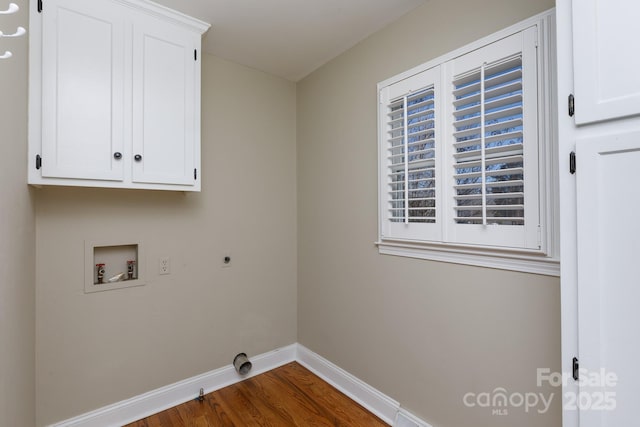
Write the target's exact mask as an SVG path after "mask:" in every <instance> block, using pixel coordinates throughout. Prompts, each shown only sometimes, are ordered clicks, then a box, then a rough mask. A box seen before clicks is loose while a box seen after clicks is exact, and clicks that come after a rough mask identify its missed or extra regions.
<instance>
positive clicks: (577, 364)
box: [571, 357, 580, 381]
mask: <svg viewBox="0 0 640 427" xmlns="http://www.w3.org/2000/svg"><path fill="white" fill-rule="evenodd" d="M571 370H572V371H573V372H572V373H573V379H574V380H576V381H578V380H579V379H580V362H578V358H577V357H574V358H573V362H572V366H571Z"/></svg>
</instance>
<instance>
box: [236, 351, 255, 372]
mask: <svg viewBox="0 0 640 427" xmlns="http://www.w3.org/2000/svg"><path fill="white" fill-rule="evenodd" d="M233 367H234V368H236V371H237V372H238V373H239V374H240V375H247V374H248V373H249V371H250V370H251V367H252V365H251V362H250V361H249V358H248V357H247V354H246V353H238V354H237V355H236V357H234V358H233Z"/></svg>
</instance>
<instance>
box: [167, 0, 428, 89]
mask: <svg viewBox="0 0 640 427" xmlns="http://www.w3.org/2000/svg"><path fill="white" fill-rule="evenodd" d="M425 1H427V0H192V1H185V0H155V2H156V3H159V4H162V5H164V6H167V7H170V8H172V9H175V10H179V11H181V12H183V13H185V14H187V15H190V16H193V17H195V18H198V19H200V20H202V21H205V22H208V23H210V24H211V29H210V30H209V31H208V33H207V34H206V35H205V37H204V39H203V49H204V50H205V52H209V53H211V54H213V55H216V56H219V57H221V58H224V59H227V60H230V61H233V62H236V63H239V64H243V65H246V66H249V67H252V68H256V69H258V70H262V71H265V72H267V73H271V74H274V75H276V76H280V77H283V78H285V79H288V80H291V81H298V80H300V79H302V78H303V77H305V76H307V75H308V74H309V73H311V72H312V71H314V70H315V69H317V68H318V67H320V66H322V65H323V64H325V63H326V62H328V61H330V60H331V59H333V58H335V57H336V56H338V55H339V54H341V53H342V52H344V51H345V50H347V49H349V48H350V47H352V46H354V45H355V44H357V43H358V42H360V41H361V40H363V39H365V38H366V37H367V36H369V35H371V34H373V33H374V32H376V31H377V30H379V29H381V28H383V27H384V26H385V25H387V24H389V23H390V22H392V21H394V20H396V19H397V18H399V17H400V16H402V15H404V14H406V13H407V12H409V11H410V10H412V9H414V8H415V7H417V6H419V5H421V4H423V3H424V2H425Z"/></svg>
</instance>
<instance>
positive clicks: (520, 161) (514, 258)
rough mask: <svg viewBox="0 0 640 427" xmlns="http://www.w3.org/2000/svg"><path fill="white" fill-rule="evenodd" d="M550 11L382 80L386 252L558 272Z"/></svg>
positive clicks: (382, 227) (381, 241) (381, 174)
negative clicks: (550, 65) (555, 231)
mask: <svg viewBox="0 0 640 427" xmlns="http://www.w3.org/2000/svg"><path fill="white" fill-rule="evenodd" d="M550 17H551V14H550V13H546V14H544V15H540V16H538V17H535V18H532V19H531V20H529V21H527V22H524V23H521V24H518V25H517V26H514V27H512V28H510V29H507V30H505V31H503V32H500V33H498V34H496V35H493V36H490V37H488V38H486V39H483V40H481V41H479V42H477V43H475V44H473V45H471V46H468V47H466V48H463V49H460V50H458V51H456V52H452V53H451V54H449V55H445V56H443V57H441V58H438V59H436V60H434V61H431V62H429V63H428V64H424V65H423V66H421V67H418V68H416V69H414V70H411V71H409V72H407V73H403V74H401V75H399V76H396V77H394V78H392V79H389V80H387V81H385V82H382V83H380V84H379V85H378V89H379V119H378V122H379V149H380V153H379V160H380V165H379V187H380V192H379V193H380V197H379V200H380V206H379V210H380V212H379V218H380V236H379V242H378V246H379V248H380V252H381V253H386V254H393V255H406V256H412V257H419V258H428V259H437V260H443V261H451V262H459V263H468V264H475V265H483V266H490V267H497V268H507V269H514V270H521V271H531V272H537V273H543V274H559V265H558V261H557V257H555V244H554V242H555V240H554V238H553V233H552V226H553V223H554V221H553V218H554V216H555V213H554V210H553V206H555V205H556V204H555V203H554V196H555V194H556V192H555V191H554V189H553V188H551V187H550V185H551V183H553V182H557V180H554V179H553V174H554V173H555V172H554V170H555V168H554V159H553V157H552V156H551V153H552V148H553V135H554V133H555V132H554V131H553V129H550V125H549V124H550V123H551V120H549V118H550V117H551V110H552V108H551V107H552V106H551V100H552V99H553V98H552V97H551V96H550V93H551V89H552V88H551V87H549V84H548V81H549V79H548V78H546V76H547V75H548V74H549V63H550V62H549V58H550V57H551V55H550V52H549V51H550V49H549V48H548V47H547V46H546V44H547V43H548V40H549V37H548V35H547V30H546V29H547V28H548V20H549V19H550Z"/></svg>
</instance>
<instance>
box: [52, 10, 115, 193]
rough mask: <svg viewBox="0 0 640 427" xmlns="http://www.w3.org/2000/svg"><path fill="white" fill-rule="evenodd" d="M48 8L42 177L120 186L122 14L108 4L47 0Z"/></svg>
mask: <svg viewBox="0 0 640 427" xmlns="http://www.w3.org/2000/svg"><path fill="white" fill-rule="evenodd" d="M46 7H47V9H46V13H43V16H42V176H43V177H55V178H77V179H93V180H122V179H123V170H124V168H123V164H124V162H123V159H122V157H121V155H122V153H123V89H124V82H123V77H124V52H123V46H124V31H123V19H122V12H121V11H120V9H116V8H114V7H113V5H112V4H110V3H108V2H106V1H103V0H92V1H91V2H88V1H86V0H47V2H46ZM117 153H120V155H119V154H117Z"/></svg>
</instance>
